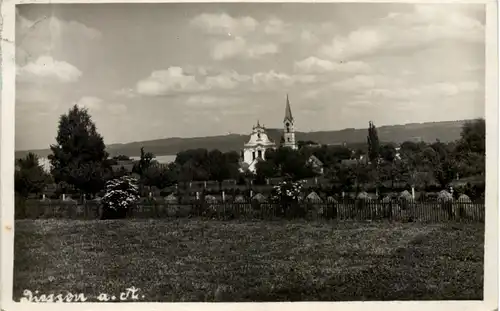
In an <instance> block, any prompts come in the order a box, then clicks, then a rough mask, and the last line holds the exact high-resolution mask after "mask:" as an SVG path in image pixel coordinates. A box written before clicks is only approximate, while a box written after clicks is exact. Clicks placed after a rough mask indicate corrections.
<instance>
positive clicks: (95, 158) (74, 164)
mask: <svg viewBox="0 0 500 311" xmlns="http://www.w3.org/2000/svg"><path fill="white" fill-rule="evenodd" d="M56 142H57V144H55V145H51V146H50V149H51V150H52V154H51V155H49V160H50V162H51V164H52V175H53V177H54V180H55V182H56V183H59V182H65V183H67V184H69V185H71V186H73V187H74V188H76V189H78V190H80V191H81V193H83V194H90V195H95V194H96V193H97V192H99V191H100V190H102V189H103V188H104V183H105V180H104V179H105V174H106V173H107V167H106V166H107V164H106V160H107V158H108V153H107V152H106V150H105V149H106V146H105V144H104V140H103V138H102V136H101V135H100V134H99V133H98V132H97V129H96V126H95V124H94V122H93V121H92V118H91V116H90V114H89V113H88V111H87V110H86V109H84V108H79V107H78V106H77V105H74V106H73V107H72V108H71V109H70V110H69V111H68V113H67V114H63V115H61V117H60V119H59V127H58V132H57V137H56Z"/></svg>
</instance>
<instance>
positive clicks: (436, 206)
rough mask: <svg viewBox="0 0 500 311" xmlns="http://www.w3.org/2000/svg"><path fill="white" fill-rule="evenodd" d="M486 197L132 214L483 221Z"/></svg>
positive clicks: (21, 215)
mask: <svg viewBox="0 0 500 311" xmlns="http://www.w3.org/2000/svg"><path fill="white" fill-rule="evenodd" d="M102 210H103V209H102V206H101V205H100V204H97V203H88V202H87V203H85V204H76V203H64V204H63V203H60V202H59V203H53V202H50V203H44V202H37V203H35V204H34V203H33V202H31V203H26V204H22V203H18V204H17V205H16V219H40V218H41V219H45V218H65V219H101V218H102ZM484 212H485V205H484V203H474V202H470V201H469V202H459V201H454V202H412V201H401V202H381V201H364V200H344V201H342V202H328V203H324V202H313V201H308V202H301V203H294V204H284V203H279V202H278V203H266V202H264V203H263V202H257V201H253V202H245V203H235V202H225V203H222V202H217V203H209V202H202V201H193V202H191V203H183V204H178V203H165V202H157V203H154V204H152V203H149V204H137V205H135V206H133V207H132V208H130V209H129V211H128V213H127V216H126V217H127V218H183V217H197V218H205V219H219V220H226V219H262V220H272V219H280V218H287V219H290V218H304V219H310V220H319V219H330V220H341V221H342V220H352V221H367V220H384V219H385V220H391V221H416V222H447V221H460V222H484V217H485V213H484Z"/></svg>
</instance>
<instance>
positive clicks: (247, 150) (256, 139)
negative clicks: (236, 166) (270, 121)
mask: <svg viewBox="0 0 500 311" xmlns="http://www.w3.org/2000/svg"><path fill="white" fill-rule="evenodd" d="M283 127H284V129H283V142H282V145H283V146H284V147H289V148H292V149H297V143H296V141H295V127H294V119H293V117H292V109H291V107H290V101H289V100H288V95H287V97H286V107H285V118H284V120H283ZM276 147H277V145H276V143H275V142H273V141H272V140H271V139H270V138H269V136H268V135H267V134H266V129H265V127H264V126H261V125H260V123H259V122H258V121H257V125H256V126H254V127H253V129H252V133H251V134H250V139H249V140H248V142H247V143H246V144H245V145H244V146H243V150H242V166H244V167H245V168H246V169H248V170H249V171H250V172H253V173H255V172H256V165H257V163H258V162H259V161H261V160H265V159H266V151H267V150H269V149H275V148H276Z"/></svg>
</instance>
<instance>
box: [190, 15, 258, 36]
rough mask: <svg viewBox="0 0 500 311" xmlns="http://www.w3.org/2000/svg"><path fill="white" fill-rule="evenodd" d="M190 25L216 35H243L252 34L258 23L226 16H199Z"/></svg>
mask: <svg viewBox="0 0 500 311" xmlns="http://www.w3.org/2000/svg"><path fill="white" fill-rule="evenodd" d="M190 23H191V25H193V26H195V27H197V28H199V29H201V30H203V31H205V32H207V33H210V34H216V35H237V36H238V35H244V34H247V33H250V32H253V31H254V30H255V29H256V28H257V26H258V22H257V21H256V20H255V19H253V18H251V17H239V18H234V17H231V16H229V15H227V14H207V13H204V14H200V15H198V16H196V17H195V18H193V19H192V20H191V22H190Z"/></svg>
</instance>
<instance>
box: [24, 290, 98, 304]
mask: <svg viewBox="0 0 500 311" xmlns="http://www.w3.org/2000/svg"><path fill="white" fill-rule="evenodd" d="M23 296H24V297H22V298H21V302H85V301H87V299H88V298H87V297H85V295H84V294H81V293H80V294H72V293H67V294H66V295H63V294H57V295H56V294H48V295H46V294H41V295H38V291H35V293H33V292H32V291H30V290H29V289H25V290H24V292H23Z"/></svg>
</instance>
